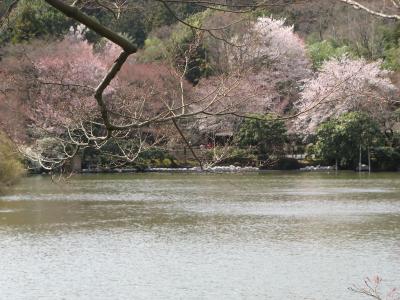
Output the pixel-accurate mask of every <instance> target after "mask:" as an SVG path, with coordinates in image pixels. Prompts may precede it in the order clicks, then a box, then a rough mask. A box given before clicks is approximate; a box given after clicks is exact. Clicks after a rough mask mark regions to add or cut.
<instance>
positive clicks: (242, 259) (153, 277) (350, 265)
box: [0, 172, 400, 299]
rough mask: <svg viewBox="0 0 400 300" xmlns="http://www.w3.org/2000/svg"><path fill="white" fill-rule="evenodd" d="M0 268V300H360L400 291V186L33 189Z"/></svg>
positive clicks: (2, 251)
mask: <svg viewBox="0 0 400 300" xmlns="http://www.w3.org/2000/svg"><path fill="white" fill-rule="evenodd" d="M0 259H1V260H0V261H1V262H0V299H360V298H359V297H358V296H357V295H354V294H352V293H350V292H348V291H347V287H349V286H350V285H352V284H353V283H360V282H362V279H363V278H364V277H365V276H368V275H374V274H379V275H381V276H382V277H383V278H384V279H386V281H387V282H386V284H387V285H388V286H400V271H399V270H400V174H371V175H368V174H362V175H361V176H360V175H359V174H355V173H339V174H322V173H320V174H317V173H281V172H273V173H265V174H246V175H245V174H208V175H199V174H197V175H196V174H191V175H188V174H134V175H126V174H124V175H115V174H114V175H88V176H76V177H74V178H73V179H72V180H70V181H67V182H65V183H59V184H54V183H51V181H50V180H49V179H48V178H46V177H39V176H38V177H31V178H27V179H25V180H24V181H23V182H22V183H21V184H20V185H19V186H17V187H15V188H13V189H12V190H9V191H7V192H6V194H3V195H2V196H0ZM361 299H362V298H361Z"/></svg>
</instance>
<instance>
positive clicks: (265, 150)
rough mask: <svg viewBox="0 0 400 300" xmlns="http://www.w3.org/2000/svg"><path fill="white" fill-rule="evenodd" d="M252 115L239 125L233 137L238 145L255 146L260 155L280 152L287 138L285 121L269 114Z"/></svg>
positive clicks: (278, 153)
mask: <svg viewBox="0 0 400 300" xmlns="http://www.w3.org/2000/svg"><path fill="white" fill-rule="evenodd" d="M250 117H251V116H250ZM253 117H254V118H248V119H246V120H244V121H243V122H242V124H241V125H240V128H239V131H238V132H237V134H236V137H235V139H236V141H237V143H238V144H239V146H241V147H249V146H250V147H255V148H256V150H257V153H258V155H259V156H261V157H263V156H266V157H267V156H269V155H277V156H279V155H280V154H282V152H283V150H284V149H283V148H284V145H285V143H286V140H287V129H286V126H285V123H284V122H283V121H282V120H279V119H277V118H276V116H274V115H271V114H268V115H253Z"/></svg>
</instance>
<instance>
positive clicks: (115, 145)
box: [0, 0, 400, 170]
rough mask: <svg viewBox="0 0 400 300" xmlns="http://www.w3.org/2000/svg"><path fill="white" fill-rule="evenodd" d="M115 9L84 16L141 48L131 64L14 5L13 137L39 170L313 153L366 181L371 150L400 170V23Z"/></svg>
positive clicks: (237, 6) (329, 14) (283, 4)
mask: <svg viewBox="0 0 400 300" xmlns="http://www.w3.org/2000/svg"><path fill="white" fill-rule="evenodd" d="M375 2H376V3H375ZM375 2H374V1H370V2H369V4H371V5H372V7H374V5H375V4H376V5H378V4H379V3H380V1H375ZM110 3H113V2H112V1H110V2H109V1H104V2H98V1H93V2H92V1H83V3H79V1H78V2H77V4H76V5H77V6H78V7H79V8H80V10H81V11H82V12H83V13H85V14H87V15H89V16H91V17H92V18H94V19H95V20H96V21H97V22H98V23H99V24H101V25H102V26H104V27H106V28H109V29H110V30H112V31H113V32H115V33H118V34H119V35H120V36H122V37H123V38H124V40H127V41H128V43H130V44H132V45H134V47H135V52H136V53H134V54H133V55H130V56H129V57H128V56H127V57H125V58H122V56H121V54H120V52H121V49H120V48H119V47H118V46H117V45H116V44H114V43H112V42H110V41H109V40H107V39H106V38H104V37H102V36H100V35H98V34H96V33H95V32H94V31H93V30H90V29H88V28H87V27H85V26H84V25H82V24H80V23H79V22H77V21H74V20H73V19H71V18H68V17H67V16H65V15H64V14H63V13H62V12H60V11H59V10H57V9H55V8H53V7H51V6H49V5H48V4H47V3H46V2H45V1H43V0H20V1H19V2H14V1H11V0H10V1H4V2H2V3H1V5H0V14H1V15H3V18H2V26H1V30H0V41H1V48H0V58H1V60H0V90H1V92H2V93H1V94H0V115H1V118H0V126H1V128H2V130H3V131H4V132H6V133H7V134H8V135H9V136H10V137H12V138H13V140H14V142H15V143H17V144H18V145H20V149H24V150H23V152H24V154H25V156H26V157H27V158H28V161H29V162H30V164H31V165H32V166H34V167H42V168H45V169H54V168H60V167H62V166H64V165H65V164H66V163H67V164H68V163H70V161H71V160H72V158H73V157H74V156H80V157H82V158H83V161H84V164H86V166H88V167H90V165H94V166H108V167H110V166H111V167H120V166H122V165H126V164H128V165H129V164H131V165H135V166H146V165H148V164H156V165H159V164H161V165H165V166H171V165H182V161H181V160H182V158H179V155H178V154H177V153H179V150H178V149H183V148H185V150H184V151H185V163H188V162H187V160H186V153H187V152H189V150H188V149H190V150H191V156H192V160H193V161H196V160H197V163H200V164H201V165H203V164H205V165H208V164H209V165H212V164H226V163H237V164H242V165H246V164H247V165H258V164H260V162H261V164H263V165H264V166H266V167H269V166H270V165H274V164H276V162H277V161H278V160H281V159H283V158H285V157H287V156H288V155H289V154H290V155H293V154H305V155H307V156H308V158H309V161H308V162H307V163H314V162H316V163H323V164H333V163H336V164H337V165H339V166H341V167H343V168H355V167H356V166H357V164H358V163H359V157H358V156H357V157H355V156H354V155H353V154H354V153H351V152H354V151H358V149H359V148H360V153H361V154H360V155H361V156H362V159H363V160H364V161H365V159H367V158H366V157H367V156H368V159H369V160H370V159H371V155H372V161H373V163H374V164H375V165H376V169H394V170H395V169H397V167H398V166H400V152H398V150H399V147H400V144H399V142H400V141H399V132H398V127H399V126H398V116H399V111H398V107H399V106H398V101H399V90H398V89H399V88H400V80H399V78H400V77H399V74H400V73H399V72H400V60H399V54H400V48H399V47H400V45H399V37H400V25H399V24H400V23H399V22H398V21H396V20H393V18H382V17H377V16H375V15H373V14H371V13H368V12H367V11H365V10H362V9H354V7H352V6H349V5H346V4H345V3H343V2H341V1H331V0H319V1H314V0H310V1H270V2H268V5H257V3H256V2H254V3H248V1H246V2H245V4H243V2H240V1H238V2H235V1H233V2H230V3H229V4H230V6H226V5H225V4H224V3H225V2H224V3H222V5H220V6H213V7H211V8H210V7H209V5H206V4H205V3H204V2H201V3H195V2H190V3H189V2H187V3H180V1H176V2H172V3H170V2H168V5H166V4H165V3H164V2H163V1H152V0H140V1H131V2H129V4H130V5H129V6H126V7H125V6H124V5H122V4H121V5H120V3H119V2H118V1H117V2H115V3H114V5H113V6H111V4H110ZM79 5H80V6H79ZM119 5H120V6H119ZM136 48H137V51H136ZM118 57H119V58H118ZM117 58H118V59H123V60H124V61H125V59H126V63H125V62H123V63H122V64H121V66H120V67H122V68H121V71H120V72H119V73H118V74H114V76H115V78H112V79H114V80H111V81H110V82H109V84H108V85H105V86H104V89H102V91H101V92H102V94H101V95H100V93H99V86H98V85H99V83H100V82H101V81H102V79H103V78H104V76H106V74H107V70H109V69H110V66H112V65H113V63H115V62H117V63H118V59H117ZM116 59H117V60H116ZM96 87H97V88H96ZM100 87H101V85H100ZM99 105H100V107H99ZM107 113H108V115H107ZM346 117H347V118H349V119H351V120H352V121H351V122H350V123H348V122H347V121H346V122H347V123H346V122H345V121H343V120H347V119H346ZM343 118H344V119H343ZM365 118H367V121H366V119H365ZM102 119H103V121H104V120H106V121H104V123H103V121H102ZM329 122H331V123H329ZM343 122H344V123H345V124H348V126H351V129H349V128H345V129H343V128H344V127H346V126H347V125H346V126H344V125H343V124H344V123H343ZM266 123H267V126H265V124H266ZM328 123H329V124H331V127H329V128H331V129H329V130H331V131H330V134H328V136H327V133H326V130H327V129H326V128H327V127H326V126H327V125H326V124H328ZM339 123H340V124H341V125H339ZM335 124H336V125H335ZM361 124H370V125H371V126H370V127H364V126H361ZM324 126H325V127H324ZM343 126H344V127H343ZM324 128H325V129H324ZM376 129H377V130H376ZM324 130H325V131H324ZM346 130H349V131H350V132H351V133H349V132H348V131H346ZM371 130H372V131H374V132H376V134H374V135H373V137H370V135H368V134H367V133H368V132H371ZM277 132H278V133H279V134H278V135H277ZM346 134H351V135H352V136H353V135H354V136H357V138H355V137H354V138H349V137H348V136H347V135H346ZM271 136H274V138H273V139H269V138H268V137H271ZM334 136H335V139H336V140H334V142H333V140H332V139H333V137H334ZM367 137H368V138H367ZM266 141H268V143H266ZM329 143H330V144H329ZM267 144H268V146H267ZM337 144H342V148H343V149H347V150H343V151H342V150H341V151H333V150H332V149H330V150H329V151H328V150H327V149H328V148H329V147H334V145H337ZM327 145H331V146H329V147H328V146H327ZM192 147H197V148H199V149H200V150H197V155H196V151H195V150H193V149H192ZM327 147H328V148H327ZM350 149H355V150H350ZM163 161H164V162H163ZM192 163H194V162H192ZM388 166H389V167H388Z"/></svg>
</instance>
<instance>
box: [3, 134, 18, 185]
mask: <svg viewBox="0 0 400 300" xmlns="http://www.w3.org/2000/svg"><path fill="white" fill-rule="evenodd" d="M23 174H24V168H23V165H22V164H21V162H20V161H19V160H18V157H17V155H16V151H15V147H14V145H13V144H12V142H11V141H10V140H9V139H8V138H6V137H5V136H4V135H3V134H1V133H0V187H1V186H7V185H11V184H13V183H15V182H16V181H17V180H18V179H19V178H20V177H21V176H22V175H23Z"/></svg>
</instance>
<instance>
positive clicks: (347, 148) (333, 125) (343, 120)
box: [314, 112, 383, 168]
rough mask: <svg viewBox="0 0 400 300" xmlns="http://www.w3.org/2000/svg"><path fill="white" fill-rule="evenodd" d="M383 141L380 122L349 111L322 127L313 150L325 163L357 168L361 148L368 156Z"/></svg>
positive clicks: (319, 129)
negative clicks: (372, 148)
mask: <svg viewBox="0 0 400 300" xmlns="http://www.w3.org/2000/svg"><path fill="white" fill-rule="evenodd" d="M382 144H383V135H382V133H381V131H380V129H379V125H378V123H377V122H376V121H374V120H373V119H372V118H371V117H370V116H368V115H367V114H365V113H362V112H350V113H347V114H344V115H342V116H340V117H338V118H336V119H332V120H330V121H328V122H325V123H323V124H321V125H320V126H319V128H318V130H317V141H316V144H315V147H314V151H315V154H316V156H317V157H318V158H320V159H322V160H323V161H324V162H326V163H334V162H337V163H338V165H339V166H340V167H344V168H355V167H356V166H357V165H358V161H359V155H360V147H361V152H362V153H364V156H365V155H366V153H368V151H369V149H370V148H371V147H377V146H380V145H382Z"/></svg>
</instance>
